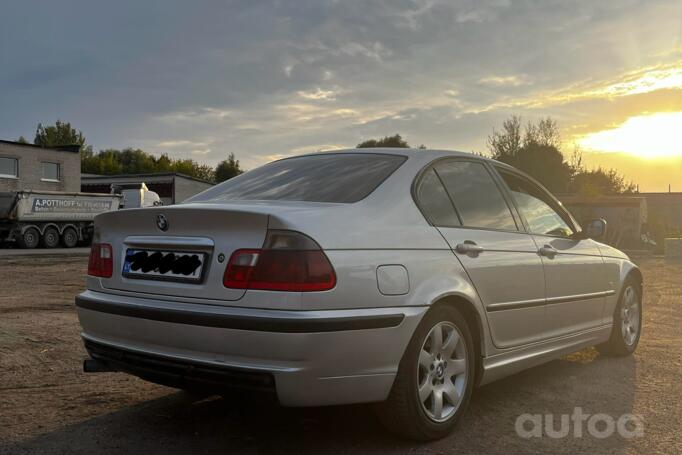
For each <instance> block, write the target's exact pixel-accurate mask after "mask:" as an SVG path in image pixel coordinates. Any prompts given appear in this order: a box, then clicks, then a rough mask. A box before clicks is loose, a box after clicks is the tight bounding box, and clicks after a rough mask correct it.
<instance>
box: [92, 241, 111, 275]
mask: <svg viewBox="0 0 682 455" xmlns="http://www.w3.org/2000/svg"><path fill="white" fill-rule="evenodd" d="M113 274H114V255H113V252H112V248H111V245H109V244H108V243H93V244H92V246H91V247H90V260H89V261H88V275H91V276H98V277H101V278H111V276H112V275H113Z"/></svg>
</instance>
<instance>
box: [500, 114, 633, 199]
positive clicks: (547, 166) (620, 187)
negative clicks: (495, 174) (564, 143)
mask: <svg viewBox="0 0 682 455" xmlns="http://www.w3.org/2000/svg"><path fill="white" fill-rule="evenodd" d="M488 149H489V150H490V152H491V154H492V157H493V158H494V159H496V160H498V161H501V162H503V163H507V164H509V165H511V166H514V167H516V168H518V169H521V170H522V171H524V172H526V173H528V174H529V175H531V176H532V177H534V178H535V179H536V180H538V181H539V182H540V183H542V184H543V185H544V186H546V187H547V189H549V190H550V191H552V192H555V193H564V192H571V193H578V194H585V195H591V196H596V195H607V194H623V193H632V192H634V190H635V185H634V184H633V183H630V182H626V181H625V179H624V178H623V177H622V176H621V175H620V174H619V173H618V171H616V170H615V169H610V170H604V169H601V168H599V169H596V170H587V169H585V167H584V165H583V159H582V153H581V152H580V149H578V148H576V149H575V150H574V151H573V154H572V155H571V157H570V161H566V160H565V158H564V155H563V153H562V152H561V135H560V134H559V127H558V125H557V123H556V121H554V120H553V119H552V118H550V117H547V118H543V119H540V120H539V121H538V123H532V122H528V123H527V124H526V127H525V128H524V129H523V131H522V128H521V117H519V116H517V115H513V116H511V117H510V118H509V119H507V120H505V121H504V123H503V124H502V130H500V131H497V130H495V129H493V132H492V134H491V135H490V136H488Z"/></svg>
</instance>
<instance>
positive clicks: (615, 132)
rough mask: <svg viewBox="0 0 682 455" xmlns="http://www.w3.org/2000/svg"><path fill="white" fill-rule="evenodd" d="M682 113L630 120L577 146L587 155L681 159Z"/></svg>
mask: <svg viewBox="0 0 682 455" xmlns="http://www.w3.org/2000/svg"><path fill="white" fill-rule="evenodd" d="M681 127H682V112H666V113H658V114H651V115H642V116H637V117H630V118H629V119H628V120H626V121H625V122H624V123H622V124H621V125H619V126H617V127H615V128H612V129H608V130H603V131H598V132H595V133H590V134H587V135H585V136H583V137H582V138H581V139H579V140H578V144H580V146H582V147H583V148H585V149H586V150H590V151H599V152H622V153H628V154H631V155H635V156H638V157H641V158H660V157H674V156H682V140H680V139H681V134H682V133H681V132H680V128H681Z"/></svg>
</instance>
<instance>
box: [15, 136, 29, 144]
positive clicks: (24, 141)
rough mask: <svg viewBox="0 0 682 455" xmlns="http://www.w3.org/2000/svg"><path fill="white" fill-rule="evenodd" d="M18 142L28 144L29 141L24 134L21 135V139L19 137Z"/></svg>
mask: <svg viewBox="0 0 682 455" xmlns="http://www.w3.org/2000/svg"><path fill="white" fill-rule="evenodd" d="M17 142H18V143H20V144H28V141H27V140H26V138H25V137H24V136H19V139H17Z"/></svg>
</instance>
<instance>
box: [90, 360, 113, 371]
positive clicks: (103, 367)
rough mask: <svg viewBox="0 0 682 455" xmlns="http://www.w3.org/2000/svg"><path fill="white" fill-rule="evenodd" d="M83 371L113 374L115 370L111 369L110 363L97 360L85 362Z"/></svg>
mask: <svg viewBox="0 0 682 455" xmlns="http://www.w3.org/2000/svg"><path fill="white" fill-rule="evenodd" d="M83 371H84V372H85V373H111V372H114V371H117V370H115V369H114V368H112V367H110V366H109V364H108V363H106V362H102V361H101V360H97V359H85V360H83Z"/></svg>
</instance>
